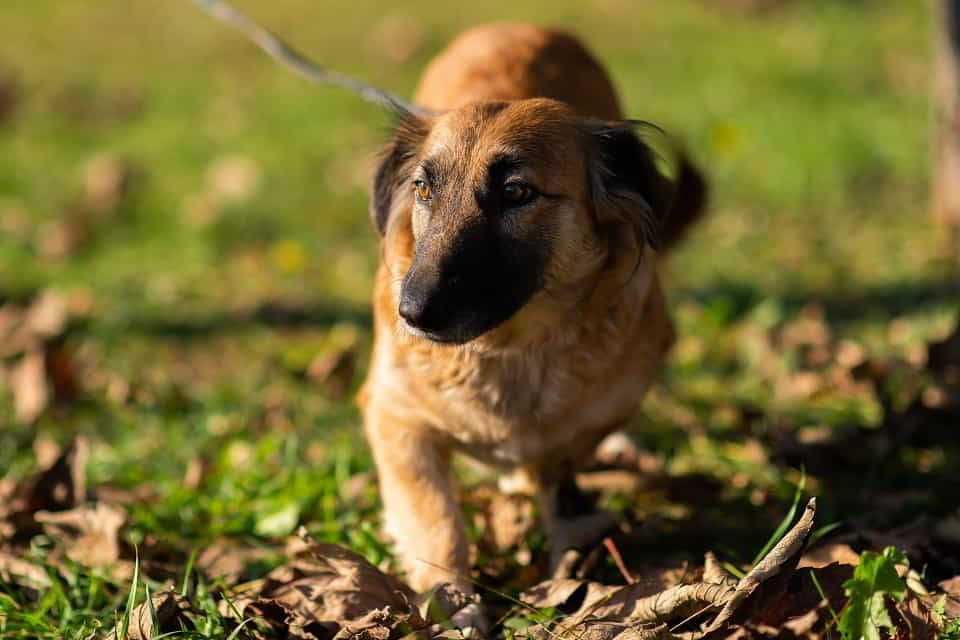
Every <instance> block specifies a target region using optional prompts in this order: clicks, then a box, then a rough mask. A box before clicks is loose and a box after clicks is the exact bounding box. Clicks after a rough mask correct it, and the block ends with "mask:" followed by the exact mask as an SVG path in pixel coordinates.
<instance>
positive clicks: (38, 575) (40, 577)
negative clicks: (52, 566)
mask: <svg viewBox="0 0 960 640" xmlns="http://www.w3.org/2000/svg"><path fill="white" fill-rule="evenodd" d="M0 583H4V584H16V585H19V586H21V587H25V588H27V589H32V590H33V591H37V592H39V591H42V590H45V589H49V588H50V577H49V576H48V575H47V572H46V571H45V570H44V568H43V567H41V566H38V565H35V564H33V563H32V562H30V561H28V560H25V559H24V558H23V557H22V556H20V555H17V554H14V553H11V552H10V551H0Z"/></svg>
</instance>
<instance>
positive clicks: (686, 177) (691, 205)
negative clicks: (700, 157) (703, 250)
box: [660, 150, 709, 251]
mask: <svg viewBox="0 0 960 640" xmlns="http://www.w3.org/2000/svg"><path fill="white" fill-rule="evenodd" d="M677 155H678V158H677V160H678V166H677V174H676V179H675V181H674V196H673V205H672V206H671V207H670V213H669V214H668V215H667V216H666V219H665V220H664V221H663V226H662V227H661V229H660V243H661V244H660V250H661V251H669V250H670V249H672V248H673V247H674V246H675V245H676V244H677V243H678V242H680V240H682V239H683V237H684V236H685V235H686V233H687V231H689V229H690V228H691V227H692V226H693V224H694V223H695V222H697V221H698V220H699V219H700V218H702V217H703V214H704V213H705V212H706V209H707V200H708V194H709V187H708V186H707V181H706V179H705V178H704V177H703V173H702V172H701V171H700V169H698V168H697V167H696V166H695V165H694V164H693V162H692V161H691V160H690V157H689V156H688V155H687V154H686V152H684V151H682V150H681V151H679V152H678V154H677Z"/></svg>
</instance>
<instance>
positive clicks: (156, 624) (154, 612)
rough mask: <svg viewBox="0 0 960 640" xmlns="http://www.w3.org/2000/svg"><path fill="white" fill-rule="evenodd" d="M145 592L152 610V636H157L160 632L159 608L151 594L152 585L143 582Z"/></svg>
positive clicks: (149, 607) (149, 608)
mask: <svg viewBox="0 0 960 640" xmlns="http://www.w3.org/2000/svg"><path fill="white" fill-rule="evenodd" d="M143 594H144V596H145V597H146V598H147V610H148V611H150V624H151V625H152V627H153V628H152V629H151V630H150V637H151V638H154V637H156V635H157V633H159V632H160V620H159V619H158V618H157V609H156V607H154V606H153V596H151V595H150V585H149V584H147V583H146V582H144V583H143Z"/></svg>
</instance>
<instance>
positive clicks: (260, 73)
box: [0, 0, 960, 561]
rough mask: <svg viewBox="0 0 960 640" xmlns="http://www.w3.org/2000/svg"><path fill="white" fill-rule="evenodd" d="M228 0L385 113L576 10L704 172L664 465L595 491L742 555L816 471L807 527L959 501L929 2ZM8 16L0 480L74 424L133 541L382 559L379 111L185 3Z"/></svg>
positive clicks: (656, 437)
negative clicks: (361, 396) (311, 545)
mask: <svg viewBox="0 0 960 640" xmlns="http://www.w3.org/2000/svg"><path fill="white" fill-rule="evenodd" d="M238 4H239V6H241V7H242V8H243V9H244V10H246V11H248V12H249V13H250V14H251V15H253V16H255V17H256V18H257V19H258V20H260V21H262V22H263V23H264V24H265V25H267V26H269V27H270V28H271V29H272V30H274V31H275V32H277V33H279V34H281V35H282V36H283V37H284V38H286V39H288V40H289V41H290V42H292V43H293V44H295V45H296V46H297V47H299V48H301V49H302V50H304V51H305V52H307V53H308V54H309V55H310V56H312V57H313V58H315V59H316V60H318V61H319V62H321V63H322V64H325V65H327V66H329V67H330V68H332V69H336V70H338V71H341V72H344V73H347V74H350V75H353V76H356V77H358V78H361V79H364V80H367V81H369V82H370V83H373V84H376V85H379V86H382V87H384V88H386V89H388V90H391V91H394V92H396V93H398V94H400V95H404V96H409V95H411V93H412V91H413V87H414V86H415V83H416V79H417V77H418V74H419V72H420V70H421V69H422V68H423V67H424V65H425V64H426V62H427V61H428V60H429V59H430V58H431V57H432V56H433V55H434V54H436V53H437V52H438V51H439V50H440V49H441V48H442V47H443V46H444V44H445V43H447V42H448V41H449V40H450V39H451V38H452V37H453V36H454V35H456V34H457V33H458V32H459V31H461V30H463V29H465V28H467V27H470V26H472V25H475V24H478V23H482V22H488V21H493V20H528V21H534V22H538V23H547V24H551V25H557V26H560V27H564V28H567V29H570V30H571V31H573V32H575V33H576V34H578V35H579V36H581V37H582V38H583V40H584V41H585V42H586V43H587V44H588V46H589V47H590V48H591V49H592V50H593V51H594V52H595V54H596V55H597V57H598V58H599V59H600V60H602V61H603V62H604V64H605V65H606V66H607V68H608V69H609V72H610V75H611V76H612V78H613V80H614V82H615V84H616V86H617V87H618V89H619V91H620V92H621V94H622V97H623V102H624V104H625V108H626V112H627V114H629V116H631V117H635V118H643V119H648V120H652V121H654V122H656V123H659V124H660V125H662V126H663V127H664V128H665V129H666V130H667V131H669V132H671V133H672V134H674V135H675V136H677V137H678V138H679V139H680V140H682V141H683V143H684V144H686V145H687V146H688V148H689V149H690V151H691V153H692V155H693V157H694V158H695V159H696V160H697V161H698V163H699V164H700V165H701V166H702V167H703V168H704V169H705V170H706V173H707V174H708V176H709V180H710V183H711V187H712V196H713V202H712V211H711V213H710V215H709V218H708V219H707V220H706V222H705V223H704V224H702V226H700V227H698V228H697V230H696V231H695V233H693V234H692V236H691V237H690V238H689V240H688V241H687V242H686V243H685V244H684V245H683V246H682V247H681V248H680V249H679V250H678V251H677V252H676V253H675V254H674V255H672V256H671V257H670V260H669V262H668V264H667V267H666V272H667V276H666V277H667V281H668V285H667V291H668V293H669V297H670V301H671V306H672V307H673V309H674V312H675V315H676V317H677V321H678V323H679V330H680V335H681V338H680V341H679V343H678V345H677V349H676V351H675V353H674V357H673V360H672V362H671V365H670V367H669V370H668V371H667V372H666V373H665V375H664V384H663V385H662V386H661V387H659V388H658V389H656V390H655V391H654V393H653V394H652V397H651V398H650V402H649V403H648V411H647V412H646V415H645V416H644V417H643V418H641V419H639V420H638V423H637V425H636V427H637V429H636V437H635V440H636V443H637V446H638V448H639V452H640V454H641V463H642V464H643V465H646V467H644V468H645V469H646V470H647V471H648V472H649V475H650V477H652V478H658V477H662V478H664V479H665V481H664V483H662V484H657V483H656V482H653V481H650V483H649V484H642V485H639V486H638V487H633V488H632V489H631V490H630V491H633V493H629V492H628V495H627V496H623V495H621V497H620V499H619V500H620V501H619V502H617V501H616V500H615V499H614V500H613V501H612V504H619V505H620V508H622V509H625V510H628V511H630V512H632V513H634V514H635V515H638V516H639V517H641V518H647V519H651V518H653V519H654V521H658V522H662V523H664V524H663V527H664V528H666V529H669V530H673V531H675V532H677V531H679V532H680V533H684V532H685V534H686V535H677V536H676V537H674V538H673V539H672V540H673V542H674V543H675V544H676V545H677V546H678V547H684V545H686V547H685V548H686V549H688V550H690V551H691V552H694V551H696V550H698V549H699V548H700V547H702V546H705V545H706V544H707V542H706V541H704V540H702V539H701V538H700V537H699V536H702V535H703V532H704V531H710V532H711V534H712V535H714V536H716V537H717V539H720V540H721V541H722V543H721V544H720V545H719V546H720V547H721V548H722V549H726V550H728V551H729V552H730V553H731V554H733V555H734V556H735V557H736V554H737V553H749V554H750V555H752V552H753V551H755V550H756V548H757V545H758V544H760V543H762V542H763V540H764V539H765V538H766V536H767V535H768V534H769V531H770V528H767V527H766V524H765V523H770V524H771V527H772V526H773V525H775V523H776V522H777V521H778V519H779V518H780V517H781V516H782V514H783V512H784V511H785V508H786V507H785V505H787V506H788V505H789V501H790V497H791V496H792V494H793V490H794V486H795V485H796V484H797V483H798V482H799V479H800V477H801V475H802V472H801V469H802V468H803V469H805V473H806V478H807V479H806V487H807V490H808V491H809V492H813V493H819V494H820V495H821V496H824V498H823V500H822V502H821V504H822V505H823V506H822V509H823V513H824V514H826V515H825V516H824V518H825V519H824V520H823V522H830V521H835V522H838V523H845V526H849V523H850V522H851V521H852V520H856V519H863V518H868V519H870V518H874V517H876V518H881V522H880V523H879V524H878V523H877V522H876V521H875V520H871V522H870V526H872V527H873V526H876V527H881V526H883V527H890V526H894V524H895V523H897V522H902V521H905V520H910V519H912V518H914V517H915V516H916V515H917V514H918V513H923V514H936V513H949V512H950V511H951V509H953V508H955V506H956V505H955V504H952V503H951V502H950V499H949V498H948V493H949V491H948V489H947V487H949V477H948V476H947V470H948V469H949V468H950V467H951V465H953V466H954V468H955V465H956V464H957V462H958V461H960V458H958V452H957V447H956V442H955V441H950V440H949V439H945V438H946V436H944V435H943V434H949V433H952V431H950V429H949V428H947V427H944V431H942V432H941V431H937V430H936V429H939V428H940V426H938V425H941V424H946V423H945V422H943V423H941V422H936V420H934V418H930V415H933V414H931V413H930V412H933V413H936V411H939V410H940V409H939V408H942V407H943V406H946V405H944V400H943V399H944V398H952V397H955V396H951V395H950V393H952V392H949V391H945V390H944V389H945V388H946V387H944V384H945V383H944V382H943V380H944V379H943V378H942V377H938V376H940V372H938V371H934V370H932V369H931V365H930V362H931V360H930V354H931V351H930V347H929V343H931V342H937V341H942V340H943V339H944V338H945V337H946V336H947V335H948V334H949V332H950V331H951V328H952V325H953V320H954V317H953V314H954V312H955V306H956V301H957V297H956V291H955V289H953V284H952V283H953V279H952V276H951V270H950V260H949V255H947V254H945V252H944V249H943V247H944V246H946V240H947V238H948V235H949V234H948V233H947V231H946V230H945V229H944V227H942V226H941V225H939V224H938V223H936V222H935V220H934V219H933V218H932V217H931V216H930V214H929V202H930V197H929V195H928V193H929V189H930V186H929V185H930V179H929V175H930V157H931V153H930V142H929V138H930V133H931V118H930V110H931V108H930V97H929V96H930V92H931V87H932V73H931V63H932V48H931V29H930V26H931V24H932V22H933V18H932V16H931V7H930V6H929V5H928V3H925V2H920V1H919V0H917V1H913V0H911V1H904V0H843V1H838V0H792V1H791V0H765V1H764V0H674V1H672V2H668V3H664V2H631V1H629V0H589V1H586V0H577V1H570V0H556V1H553V2H550V3H538V2H533V1H530V0H510V1H509V2H506V1H500V0H491V1H488V2H482V3H449V2H448V3H432V2H419V1H414V2H407V3H404V4H402V5H401V4H390V5H388V4H387V3H383V2H375V1H373V0H351V1H350V2H341V1H339V0H335V1H324V2H305V1H302V0H273V1H271V2H266V1H264V0H244V1H243V2H238ZM0 25H2V32H3V37H2V38H0V372H2V373H0V478H6V479H7V480H8V481H10V482H13V481H16V480H18V479H21V478H24V477H28V476H29V475H30V474H31V473H33V472H34V471H35V470H36V469H37V468H39V467H42V466H44V464H49V462H50V461H52V460H54V459H56V455H57V453H58V452H59V451H60V450H61V449H60V448H61V447H62V446H63V445H64V444H65V443H67V442H69V441H70V440H71V439H72V438H74V437H75V436H77V435H78V434H80V435H83V436H84V437H85V438H86V442H87V443H88V444H89V452H90V455H89V464H88V465H87V467H86V468H87V477H88V480H89V483H90V486H91V487H93V486H96V487H107V486H109V487H115V488H118V489H117V490H119V489H122V490H124V491H126V492H127V493H126V494H124V495H126V496H127V499H126V506H125V509H126V511H127V517H128V520H127V522H128V525H127V528H126V529H125V533H124V535H125V536H126V538H125V539H126V540H128V541H134V542H135V541H141V542H142V541H144V540H150V539H162V540H164V541H166V542H167V543H168V544H169V545H171V546H172V548H174V549H177V550H178V552H179V553H186V551H187V550H188V549H190V548H193V547H195V546H196V545H198V544H199V545H202V544H204V543H205V542H208V541H210V540H213V539H216V538H218V537H221V536H225V535H226V536H251V537H254V538H260V539H267V538H270V537H272V536H282V535H286V534H289V533H290V532H291V531H293V530H294V528H295V527H296V526H297V525H298V524H306V525H307V526H308V527H309V528H310V529H311V530H312V531H313V532H314V533H315V534H316V535H318V536H321V537H323V538H324V539H330V540H335V541H340V542H345V543H347V544H350V545H351V546H352V547H353V548H355V549H358V550H361V551H362V552H363V553H365V554H366V555H367V556H368V557H371V558H373V559H374V560H376V561H383V560H385V559H387V558H388V556H389V551H388V549H387V548H386V547H385V546H384V545H383V541H382V540H381V539H380V538H379V533H378V531H379V525H378V522H377V517H378V516H377V515H376V514H377V509H376V504H377V503H376V500H377V499H376V494H375V491H374V490H373V485H372V483H371V482H370V475H369V469H370V463H369V458H368V455H367V453H366V449H365V446H364V445H363V443H362V439H361V437H360V429H359V416H358V413H357V411H356V409H355V408H354V407H353V404H352V395H353V393H354V392H355V390H356V388H357V386H358V383H359V381H360V380H362V376H363V372H364V370H365V367H366V360H367V355H368V349H369V342H370V310H369V304H368V300H369V296H370V291H371V283H372V279H373V274H374V269H375V265H376V261H377V247H376V242H377V238H376V235H375V233H374V232H373V230H372V229H371V226H370V224H369V221H368V217H367V204H366V203H367V183H368V181H369V179H370V175H371V172H372V168H373V163H374V158H375V155H376V152H377V150H378V148H379V147H380V145H381V144H383V143H384V142H385V141H386V140H387V139H388V136H389V125H390V122H389V118H388V117H387V116H386V114H384V113H383V112H382V111H381V110H380V109H378V108H376V107H373V106H370V105H368V104H366V103H363V102H362V101H360V100H359V99H358V98H356V97H355V96H353V95H350V94H348V93H345V92H342V91H339V90H336V89H331V88H323V87H317V86H314V85H311V84H308V83H306V82H304V81H303V80H301V79H300V78H298V77H295V76H293V75H291V74H290V73H288V72H287V71H286V70H284V69H282V68H280V67H279V66H277V65H276V64H275V63H273V62H272V61H270V60H269V59H267V58H266V57H265V56H264V55H263V54H262V53H261V52H260V51H259V50H257V49H255V48H254V47H253V46H252V45H250V44H249V43H248V42H247V41H245V40H244V39H243V38H242V37H240V36H239V35H238V34H236V33H235V32H233V31H231V30H228V29H226V28H225V27H223V26H222V25H220V24H219V23H216V22H214V21H212V20H211V19H210V18H209V17H208V16H206V15H205V14H204V13H202V12H201V11H199V10H198V9H197V8H196V7H195V6H193V5H192V4H191V3H190V2H188V1H187V0H179V1H176V2H171V1H166V2H162V3H161V2H130V1H126V0H98V1H97V2H57V1H54V0H30V1H24V0H21V1H17V0H14V1H13V2H9V1H8V2H5V3H3V6H2V8H0ZM931 389H932V390H933V391H931ZM938 394H939V395H938ZM918 398H919V400H918ZM938 398H939V401H938V400H937V399H938ZM937 402H939V403H940V404H937ZM917 403H919V406H920V408H921V409H922V410H923V411H927V413H922V416H923V420H928V421H927V422H924V421H922V420H921V422H919V423H918V422H916V420H914V422H911V423H910V424H912V425H916V424H919V425H921V426H920V427H916V426H914V427H911V428H912V429H913V430H912V431H910V432H909V434H908V435H904V432H902V431H899V430H897V429H899V427H898V426H897V425H902V424H904V423H903V422H902V419H905V418H903V416H906V415H907V412H909V411H910V410H911V407H914V408H916V407H917V406H918V405H917ZM948 404H949V403H948ZM938 407H939V408H938ZM928 410H929V411H928ZM944 411H946V410H945V409H944ZM910 415H911V416H913V414H910ZM936 415H937V416H940V414H936ZM949 415H950V416H953V415H954V414H949ZM914 417H915V416H914ZM941 418H942V416H940V417H938V418H936V419H937V420H940V419H941ZM911 419H913V417H911ZM951 419H952V418H951ZM898 420H900V422H898ZM918 420H919V418H918ZM931 421H932V422H931ZM891 425H893V426H891ZM930 425H934V426H930ZM891 429H892V430H893V431H891ZM954 430H955V429H954ZM918 433H919V434H921V435H922V437H920V436H918V435H917V434H918ZM953 437H954V438H955V435H954V436H953ZM951 442H952V444H951ZM811 447H820V448H813V449H811ZM44 461H46V462H44ZM356 478H359V480H356ZM677 478H687V479H696V480H697V482H703V483H704V484H702V485H695V486H696V487H698V488H696V489H695V490H692V491H688V492H687V493H686V494H683V493H677V492H676V490H675V489H670V488H669V487H670V486H672V487H678V486H681V484H680V483H677V482H676V479H677ZM666 480H672V481H674V482H673V484H670V483H669V482H667V481H666ZM954 480H955V478H954ZM691 482H693V480H691ZM683 486H686V485H683ZM704 487H706V488H704ZM954 488H955V487H954ZM137 492H139V493H137ZM131 495H135V496H136V497H130V496H131ZM884 501H886V502H884ZM866 504H870V505H872V506H871V507H870V509H869V510H868V511H865V510H864V509H865V507H864V505H866ZM883 505H887V507H889V509H887V507H884V506H883ZM881 507H883V508H881ZM744 514H747V515H746V518H745V516H744ZM657 518H659V519H660V520H656V519H657ZM695 523H700V524H696V525H695ZM703 523H707V524H708V526H707V527H706V528H704V527H702V526H700V525H702V524H703ZM746 523H751V524H752V525H754V526H751V527H750V528H749V530H747V531H741V529H742V528H743V527H744V524H746ZM758 523H764V525H763V526H759V525H758ZM713 542H714V543H715V542H716V540H714V541H713ZM716 546H717V545H716V544H714V548H716ZM742 549H749V550H751V551H741V550H742Z"/></svg>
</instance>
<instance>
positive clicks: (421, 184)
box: [413, 180, 433, 202]
mask: <svg viewBox="0 0 960 640" xmlns="http://www.w3.org/2000/svg"><path fill="white" fill-rule="evenodd" d="M413 192H414V193H415V194H417V200H420V201H421V202H426V201H427V200H429V199H430V198H432V197H433V192H432V191H431V190H430V185H428V184H427V183H426V182H425V181H424V180H414V181H413Z"/></svg>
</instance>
